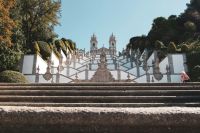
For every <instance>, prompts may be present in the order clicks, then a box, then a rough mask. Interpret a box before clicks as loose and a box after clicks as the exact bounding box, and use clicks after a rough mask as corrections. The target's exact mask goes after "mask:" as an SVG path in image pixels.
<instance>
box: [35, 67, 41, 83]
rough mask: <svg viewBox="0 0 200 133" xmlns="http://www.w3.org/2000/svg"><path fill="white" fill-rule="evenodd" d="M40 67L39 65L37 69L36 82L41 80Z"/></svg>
mask: <svg viewBox="0 0 200 133" xmlns="http://www.w3.org/2000/svg"><path fill="white" fill-rule="evenodd" d="M39 73H40V67H39V66H38V67H37V69H36V74H35V83H39V80H40V74H39Z"/></svg>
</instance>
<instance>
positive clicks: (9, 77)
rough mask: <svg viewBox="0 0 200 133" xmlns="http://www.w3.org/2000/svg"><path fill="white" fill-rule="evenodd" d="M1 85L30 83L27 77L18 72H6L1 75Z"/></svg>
mask: <svg viewBox="0 0 200 133" xmlns="http://www.w3.org/2000/svg"><path fill="white" fill-rule="evenodd" d="M0 82H1V83H28V80H27V79H26V77H25V76H24V75H23V74H21V73H19V72H16V71H10V70H6V71H3V72H1V73H0Z"/></svg>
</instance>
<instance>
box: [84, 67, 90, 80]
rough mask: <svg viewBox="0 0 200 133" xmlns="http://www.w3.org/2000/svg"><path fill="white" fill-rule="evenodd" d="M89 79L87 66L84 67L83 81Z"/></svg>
mask: <svg viewBox="0 0 200 133" xmlns="http://www.w3.org/2000/svg"><path fill="white" fill-rule="evenodd" d="M88 79H89V70H88V65H86V69H85V80H88Z"/></svg>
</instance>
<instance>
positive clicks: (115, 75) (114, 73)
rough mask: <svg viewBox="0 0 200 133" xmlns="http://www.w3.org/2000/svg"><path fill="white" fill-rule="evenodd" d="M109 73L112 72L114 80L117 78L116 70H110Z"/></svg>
mask: <svg viewBox="0 0 200 133" xmlns="http://www.w3.org/2000/svg"><path fill="white" fill-rule="evenodd" d="M110 73H111V74H112V76H113V78H114V79H115V80H117V79H118V77H117V71H110Z"/></svg>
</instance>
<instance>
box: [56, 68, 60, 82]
mask: <svg viewBox="0 0 200 133" xmlns="http://www.w3.org/2000/svg"><path fill="white" fill-rule="evenodd" d="M57 70H58V72H57V73H56V83H59V82H60V73H59V72H60V66H58V68H57Z"/></svg>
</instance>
